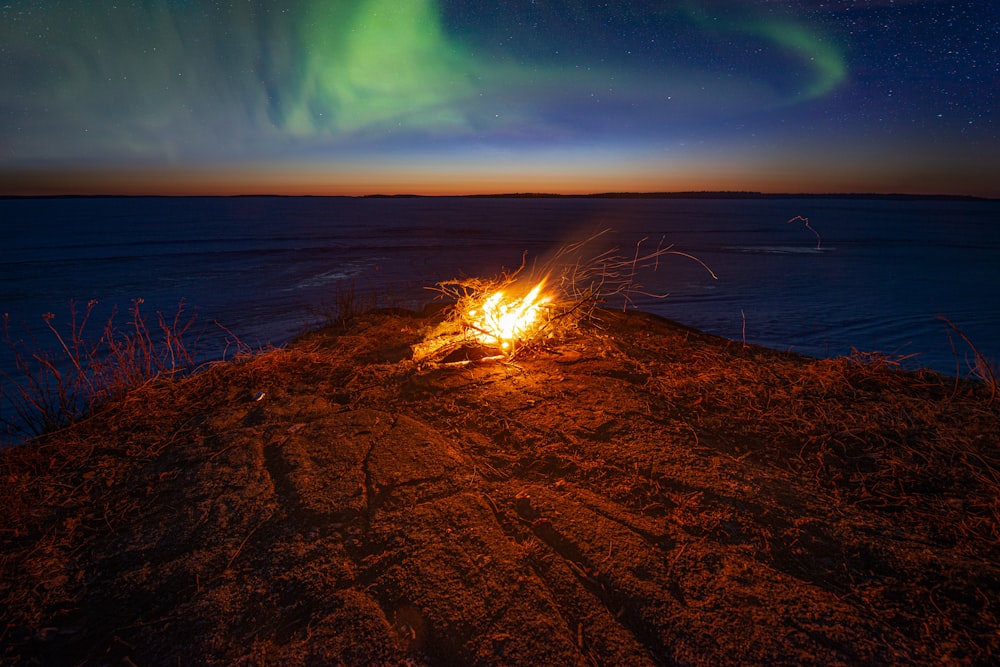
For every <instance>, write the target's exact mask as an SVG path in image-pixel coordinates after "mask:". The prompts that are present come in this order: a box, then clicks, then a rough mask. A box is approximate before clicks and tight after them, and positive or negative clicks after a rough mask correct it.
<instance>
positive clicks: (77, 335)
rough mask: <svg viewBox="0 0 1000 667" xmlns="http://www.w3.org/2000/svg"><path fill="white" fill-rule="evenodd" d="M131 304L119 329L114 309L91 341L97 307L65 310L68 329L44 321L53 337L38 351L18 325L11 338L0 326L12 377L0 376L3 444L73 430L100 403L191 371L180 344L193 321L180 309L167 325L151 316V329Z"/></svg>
mask: <svg viewBox="0 0 1000 667" xmlns="http://www.w3.org/2000/svg"><path fill="white" fill-rule="evenodd" d="M142 303H143V300H142V299H135V300H134V301H133V302H132V307H131V308H130V309H129V319H128V320H127V321H126V322H125V323H124V325H122V326H119V325H118V324H117V323H116V321H115V320H116V315H117V313H116V309H113V310H112V312H111V315H110V316H109V317H108V319H107V321H106V322H105V324H104V326H103V328H102V329H101V330H100V331H99V333H98V334H97V335H96V336H94V335H92V334H91V330H90V329H89V328H88V324H90V320H91V317H92V315H93V313H94V308H95V307H96V306H97V301H95V300H91V301H89V302H88V303H87V305H86V308H85V309H84V310H83V312H82V313H81V312H79V310H78V309H77V307H76V304H75V303H74V302H70V304H69V322H68V323H67V324H66V326H65V327H64V328H63V329H62V330H61V329H60V327H58V326H57V325H56V316H55V315H54V314H53V313H45V314H44V315H42V320H43V321H44V322H45V328H46V329H47V330H48V332H49V334H51V337H50V342H49V343H48V344H43V343H42V342H41V341H40V340H39V339H38V338H37V337H36V336H35V335H34V334H33V333H32V332H31V330H30V328H29V327H28V326H27V325H23V327H22V330H21V331H20V332H16V331H15V327H14V325H13V324H12V323H11V321H10V317H9V315H6V314H5V315H4V318H3V343H4V344H5V345H6V346H7V348H8V349H9V350H10V353H11V358H12V360H13V364H14V373H13V374H9V373H7V372H4V371H0V405H2V406H3V407H4V411H3V413H0V425H2V426H3V431H4V435H5V436H6V438H7V439H10V440H12V441H13V440H15V439H18V438H23V437H32V436H36V435H40V434H42V433H47V432H51V431H53V430H56V429H59V428H62V427H64V426H66V425H68V424H71V423H73V422H74V421H76V420H77V419H79V417H80V416H81V415H85V414H88V413H91V412H93V411H94V410H95V409H96V408H97V407H99V406H100V405H103V404H104V403H106V402H108V401H111V400H114V399H117V398H121V397H122V396H124V395H125V394H126V393H127V392H128V391H130V390H131V389H133V388H135V387H137V386H139V385H142V384H144V383H146V382H148V381H150V380H152V379H154V378H157V377H160V376H162V375H164V374H167V375H172V374H174V373H178V372H182V371H184V370H187V369H189V368H191V367H192V366H193V349H191V348H189V342H188V341H185V335H186V334H188V333H189V331H190V329H191V327H192V325H193V324H194V322H195V319H196V318H195V316H194V315H189V314H188V313H187V312H186V311H185V310H184V303H183V301H182V302H181V303H180V304H178V307H177V312H176V313H175V314H174V316H173V317H172V318H169V319H168V318H167V317H165V316H164V315H163V314H162V313H160V312H157V314H156V323H155V325H150V324H149V323H148V322H147V320H146V317H145V315H143V313H142V312H141V311H140V306H141V305H142Z"/></svg>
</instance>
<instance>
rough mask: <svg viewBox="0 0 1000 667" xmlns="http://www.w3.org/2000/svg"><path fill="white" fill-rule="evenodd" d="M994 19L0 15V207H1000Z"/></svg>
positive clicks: (177, 11)
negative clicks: (857, 196)
mask: <svg viewBox="0 0 1000 667" xmlns="http://www.w3.org/2000/svg"><path fill="white" fill-rule="evenodd" d="M998 92H1000V3H998V2H995V1H994V0H977V1H974V2H968V1H966V2H948V1H937V0H923V1H921V0H895V1H893V0H872V1H868V2H861V1H851V0H830V1H826V0H801V1H798V2H783V1H779V0H756V1H751V0H707V1H699V0H679V1H676V2H670V1H653V0H648V1H642V2H630V1H628V0H617V1H615V2H574V1H573V0H551V1H543V0H504V1H503V2H492V1H490V0H465V1H458V0H325V1H323V0H290V1H287V2H277V1H268V0H228V1H227V0H221V1H218V2H210V1H208V0H137V1H131V2H129V1H125V0H119V1H112V0H87V1H86V2H84V1H83V0H38V1H30V0H0V194H313V195H365V194H375V193H381V194H400V193H414V194H471V193H511V192H551V193H563V194H574V193H594V192H623V191H628V192H677V191H706V190H709V191H711V190H726V191H761V192H792V193H796V192H813V193H817V192H818V193H833V192H838V193H843V192H866V193H867V192H882V193H912V194H957V195H976V196H986V197H1000V177H998V176H997V174H1000V140H998V134H1000V133H998V120H1000V118H998V113H997V107H998V104H997V102H998V99H997V98H998Z"/></svg>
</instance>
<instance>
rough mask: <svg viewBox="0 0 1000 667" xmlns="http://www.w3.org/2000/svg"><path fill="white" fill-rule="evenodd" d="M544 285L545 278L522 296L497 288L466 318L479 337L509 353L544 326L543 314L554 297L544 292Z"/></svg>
mask: <svg viewBox="0 0 1000 667" xmlns="http://www.w3.org/2000/svg"><path fill="white" fill-rule="evenodd" d="M544 286H545V281H544V280H542V281H540V282H539V283H538V284H537V285H535V286H534V287H533V288H532V289H531V291H529V292H528V293H527V294H525V295H524V296H523V297H521V298H517V297H510V296H508V295H507V294H505V293H504V291H503V290H497V291H496V292H494V293H493V294H491V295H490V296H488V297H487V298H486V299H484V300H483V301H482V303H480V304H479V305H478V306H477V307H474V308H470V309H469V310H468V311H467V312H466V321H467V323H468V328H469V329H470V330H471V331H472V333H473V336H474V337H475V339H476V340H478V341H479V342H480V343H483V344H484V345H492V346H496V347H499V348H500V349H502V350H504V351H505V352H506V351H509V350H510V349H511V346H513V345H514V344H515V343H517V342H518V341H521V340H524V339H525V338H527V337H529V336H530V335H531V334H532V333H533V332H535V331H536V330H537V329H538V327H539V326H541V324H542V322H541V321H540V315H541V313H542V310H543V309H544V308H545V306H546V305H547V304H548V303H549V301H550V300H551V299H550V298H549V297H547V296H545V295H543V294H542V289H543V288H544Z"/></svg>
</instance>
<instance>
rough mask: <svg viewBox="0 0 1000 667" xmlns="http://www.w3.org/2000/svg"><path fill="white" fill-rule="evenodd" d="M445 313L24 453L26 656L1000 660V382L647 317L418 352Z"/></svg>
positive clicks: (1, 644)
mask: <svg viewBox="0 0 1000 667" xmlns="http://www.w3.org/2000/svg"><path fill="white" fill-rule="evenodd" d="M440 317H441V315H440V313H438V314H434V313H427V314H415V313H404V312H373V313H369V314H367V315H363V316H359V317H357V318H355V319H354V320H352V321H351V322H349V323H347V324H345V325H343V326H340V327H332V328H329V329H326V330H322V331H319V332H316V333H313V334H310V335H307V336H305V337H303V338H302V339H300V340H299V341H297V342H296V343H295V344H293V345H291V346H289V347H288V348H287V349H280V350H274V351H271V352H267V353H265V354H261V355H258V356H256V357H254V358H250V359H246V360H242V361H238V362H231V363H226V364H219V365H217V366H215V367H213V368H210V369H209V370H207V371H204V372H202V373H200V374H198V375H195V376H193V377H190V378H187V379H184V380H177V381H172V382H159V383H155V384H152V385H149V386H147V387H144V388H142V389H140V390H138V391H135V392H133V393H132V394H130V395H129V396H128V398H126V399H125V400H124V401H122V402H121V403H119V404H116V405H114V406H110V407H109V408H107V409H105V410H104V411H102V412H100V413H99V414H97V415H94V416H92V417H90V418H89V419H87V420H85V421H83V422H81V423H79V424H77V425H76V426H74V427H72V428H69V429H66V430H64V431H63V432H60V433H58V434H53V435H51V436H48V437H45V438H42V439H40V440H38V441H37V442H34V443H29V444H28V445H25V446H21V447H18V448H16V449H13V450H8V451H6V452H3V453H2V456H0V509H2V518H0V660H2V662H3V663H4V664H11V665H22V664H24V665H27V664H51V665H64V664H88V665H89V664H126V665H127V664H135V665H178V664H180V665H193V664H237V665H257V664H275V665H299V664H334V665H335V664H346V665H369V664H375V665H424V664H427V665H675V664H678V665H722V664H739V665H753V664H768V665H770V664H796V665H798V664H824V665H857V664H921V665H941V664H982V665H985V664H991V663H994V664H995V662H996V661H997V660H998V659H1000V565H998V563H1000V493H998V488H1000V473H998V470H1000V444H998V434H1000V406H998V404H997V402H993V401H992V399H991V393H990V387H989V386H988V385H986V384H984V383H976V382H972V381H956V380H955V379H954V378H947V377H943V376H940V375H935V374H933V373H929V372H920V373H903V372H900V371H897V370H895V369H894V368H893V367H892V364H891V363H890V362H889V361H888V360H885V359H883V358H880V357H878V356H873V355H869V356H867V357H864V358H860V357H859V358H857V359H838V360H815V359H809V358H805V357H799V356H794V355H788V354H782V353H778V352H774V351H770V350H764V349H760V348H756V347H746V346H744V345H742V344H740V343H738V342H732V341H726V340H722V339H718V338H713V337H710V336H707V335H704V334H701V333H698V332H696V331H692V330H690V329H686V328H683V327H681V326H679V325H676V324H673V323H671V322H668V321H665V320H662V319H659V318H656V317H653V316H650V315H646V314H643V313H634V312H633V313H627V314H625V313H617V312H615V313H613V312H600V313H599V314H598V319H597V320H596V321H588V322H585V323H583V324H581V325H580V327H579V328H578V329H576V330H574V331H572V332H571V333H570V334H568V335H567V336H565V337H564V338H561V339H559V340H553V341H549V343H548V344H547V345H546V346H544V347H541V348H539V349H536V350H534V351H531V352H530V353H528V354H524V355H522V356H521V357H519V358H518V359H517V360H516V362H513V363H501V362H496V361H492V362H491V361H479V362H474V363H468V364H461V363H458V364H424V365H419V364H416V363H415V362H414V361H412V353H411V346H412V345H413V344H415V343H418V342H419V341H421V340H422V339H423V337H424V336H425V334H426V333H427V332H428V331H430V330H431V329H432V328H433V325H434V324H435V323H436V320H437V318H440ZM471 352H472V353H473V354H472V356H476V355H475V354H474V352H475V351H471ZM478 356H482V355H481V354H480V355H478ZM460 357H461V354H459V355H458V356H455V355H453V356H452V361H460V360H461V359H460Z"/></svg>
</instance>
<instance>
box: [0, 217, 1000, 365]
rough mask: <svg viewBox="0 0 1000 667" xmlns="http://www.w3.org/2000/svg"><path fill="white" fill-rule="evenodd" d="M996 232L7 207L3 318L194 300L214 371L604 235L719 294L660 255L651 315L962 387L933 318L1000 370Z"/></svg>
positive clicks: (960, 227)
mask: <svg viewBox="0 0 1000 667" xmlns="http://www.w3.org/2000/svg"><path fill="white" fill-rule="evenodd" d="M796 216H803V217H806V218H808V220H809V222H810V226H809V227H807V226H806V225H805V224H804V222H803V221H802V220H792V222H788V221H789V220H790V219H792V218H795V217H796ZM998 223H1000V202H976V201H872V200H840V199H825V200H824V199H780V200H708V199H569V198H557V199H497V198H494V199H488V198H483V199H478V198H474V199H464V198H384V199H379V198H373V199H349V198H266V197H264V198H191V199H187V198H176V199H171V198H167V199H163V198H135V199H132V198H106V199H102V198H94V199H87V198H84V199H8V200H0V233H2V237H0V241H2V242H0V312H6V313H9V314H10V316H11V319H12V321H15V322H21V321H25V322H27V323H28V324H29V326H31V327H32V329H34V330H35V331H36V333H40V332H41V331H42V328H43V323H42V320H41V319H40V315H41V314H42V313H45V312H54V313H55V314H56V323H57V324H60V323H61V324H62V325H65V322H66V318H67V316H68V315H67V304H68V303H69V301H70V300H75V301H76V302H77V303H80V304H84V303H86V302H87V301H88V300H90V299H97V300H99V301H100V304H101V305H100V306H99V313H100V315H101V317H105V316H106V315H107V313H108V310H107V309H110V307H111V306H112V305H117V307H118V309H119V311H122V312H124V311H127V309H128V308H129V305H130V303H131V302H132V301H133V300H134V299H136V298H142V299H143V300H144V303H143V305H142V308H143V310H144V312H145V313H147V314H153V313H155V312H156V311H162V312H163V313H164V314H167V315H170V316H172V315H173V314H174V312H175V311H176V310H177V307H178V303H179V302H180V301H181V300H183V301H184V303H185V308H186V309H188V311H190V312H197V314H198V320H199V322H201V323H202V324H203V325H204V327H202V330H203V333H202V334H201V342H200V349H201V351H202V354H203V355H205V356H212V355H216V356H217V355H219V354H221V353H222V352H223V351H225V350H226V345H227V341H228V343H229V344H231V343H232V339H231V337H230V334H228V333H224V332H223V331H222V329H220V328H218V327H216V326H215V325H214V324H212V323H213V322H215V321H217V322H219V323H221V324H223V325H224V326H225V327H226V329H227V330H228V331H229V332H231V333H232V335H234V336H237V337H238V338H239V339H240V340H241V341H243V342H244V343H247V344H250V345H255V346H256V345H261V344H265V343H272V344H281V343H283V342H286V341H287V340H289V339H290V338H291V337H293V336H294V335H295V334H296V333H299V332H301V331H302V330H303V329H304V328H308V327H310V326H315V324H316V321H317V318H316V315H315V311H316V310H317V309H320V310H321V309H323V308H324V307H328V306H330V305H331V304H333V303H334V302H335V299H336V294H337V293H338V291H345V290H348V291H350V290H354V291H356V292H357V293H358V294H361V295H365V294H368V293H369V292H370V291H374V292H375V293H376V294H378V295H380V296H381V302H382V303H391V304H393V305H402V306H412V307H417V306H421V305H423V304H424V303H426V302H428V301H430V300H431V299H432V298H434V293H433V292H430V291H428V290H426V289H425V288H426V287H428V286H433V285H434V284H436V283H437V282H439V281H441V280H445V279H449V278H454V277H461V276H480V277H491V276H494V275H496V274H497V273H498V272H500V271H501V270H502V269H504V268H506V269H515V268H517V266H518V265H519V264H520V262H521V257H522V254H523V253H525V252H527V254H528V258H529V261H530V260H532V259H544V258H545V257H547V256H549V255H551V253H552V252H553V251H555V250H556V249H558V248H560V247H562V246H565V245H566V244H568V243H571V242H573V241H578V240H581V239H583V238H586V237H587V236H589V235H590V234H592V233H593V232H595V231H598V230H602V229H606V228H607V229H611V230H613V232H612V233H609V234H607V235H605V236H603V237H601V238H600V239H599V240H598V241H596V242H595V244H594V246H593V247H594V248H595V250H598V249H603V248H605V247H608V246H612V245H617V246H619V247H620V248H622V251H623V252H625V253H631V252H632V251H633V249H634V247H635V246H636V244H637V243H639V242H640V241H641V240H642V239H644V238H645V239H648V240H646V241H645V242H644V243H643V244H642V246H641V247H642V248H644V249H647V250H653V249H655V247H656V245H657V243H658V242H659V241H660V240H661V238H662V239H665V242H666V243H669V244H673V245H674V249H675V250H678V251H682V252H684V253H689V254H691V255H694V256H696V257H698V258H699V259H700V260H701V261H703V262H704V263H705V264H707V265H708V266H709V267H711V269H712V270H713V271H714V273H715V274H716V275H717V276H718V279H717V280H716V279H713V278H712V276H711V275H710V274H709V272H708V271H706V270H705V269H704V268H703V267H702V266H701V265H700V264H698V263H697V262H694V261H692V260H690V259H688V258H686V257H683V256H679V255H672V256H667V257H664V258H663V261H662V262H661V263H660V266H659V268H658V269H657V270H656V271H655V272H646V273H644V274H643V275H642V276H641V279H642V283H643V285H644V286H645V287H646V289H647V291H648V292H650V293H656V294H659V293H665V292H668V293H669V296H667V297H666V298H650V297H641V296H637V297H636V298H635V305H636V306H638V307H640V308H642V309H644V310H649V311H652V312H656V313H658V314H661V315H663V316H665V317H668V318H671V319H674V320H677V321H680V322H683V323H685V324H688V325H691V326H694V327H697V328H699V329H702V330H704V331H707V332H710V333H714V334H718V335H722V336H726V337H729V338H733V339H736V340H741V339H743V338H744V337H745V339H746V340H747V341H748V342H754V343H760V344H763V345H767V346H769V347H773V348H777V349H781V350H791V351H795V352H801V353H805V354H810V355H814V356H837V355H843V354H849V353H850V352H851V350H852V348H854V349H858V350H862V351H869V352H883V353H887V354H891V355H916V356H915V357H913V358H912V359H911V360H909V361H908V362H907V364H908V365H910V366H911V367H912V366H924V367H928V368H933V369H936V370H940V371H942V372H946V373H956V370H957V371H958V372H959V373H965V372H967V370H968V368H967V365H966V363H965V360H966V359H967V358H969V357H970V351H969V349H968V347H967V346H965V344H964V343H962V342H961V341H959V340H957V339H956V338H955V336H954V335H949V329H948V328H947V327H946V326H945V325H944V324H943V323H942V322H940V321H937V320H936V319H935V318H936V317H938V316H942V317H946V318H948V319H949V320H950V321H951V322H953V323H954V324H955V325H957V326H959V327H960V328H961V329H962V331H963V332H964V333H965V334H966V335H967V336H968V337H969V339H970V340H972V341H973V343H974V344H975V345H976V347H977V348H978V349H979V351H980V352H981V353H983V354H984V355H986V356H987V357H988V358H990V359H992V360H993V361H994V362H996V361H997V360H1000V307H998V306H997V296H996V294H997V288H998V287H1000V261H998V260H1000V227H998ZM810 227H811V228H810ZM814 232H815V233H814ZM817 235H818V237H817ZM818 242H819V243H818ZM817 243H818V244H819V247H817ZM100 309H105V310H100ZM4 355H6V356H4ZM10 363H11V360H10V355H9V351H7V350H3V351H0V368H2V369H4V370H9V369H10Z"/></svg>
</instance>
